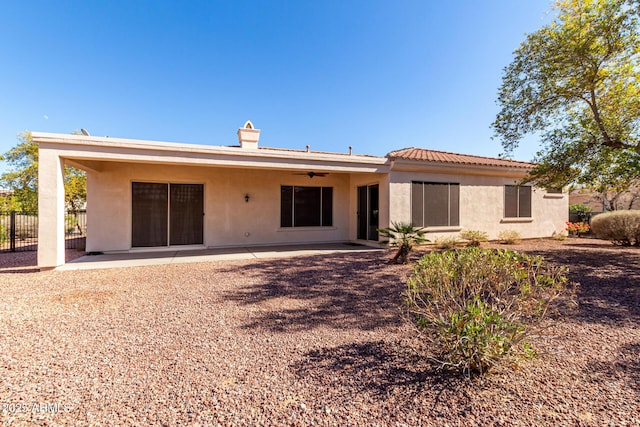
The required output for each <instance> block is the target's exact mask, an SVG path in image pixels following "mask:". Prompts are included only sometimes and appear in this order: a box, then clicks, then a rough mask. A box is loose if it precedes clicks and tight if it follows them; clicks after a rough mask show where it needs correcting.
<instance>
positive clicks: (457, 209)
mask: <svg viewBox="0 0 640 427" xmlns="http://www.w3.org/2000/svg"><path fill="white" fill-rule="evenodd" d="M416 184H419V185H421V189H422V194H421V203H420V205H421V208H420V209H421V213H422V215H421V216H422V220H421V221H420V222H419V223H418V224H416V223H415V221H414V218H415V215H414V209H415V207H416V200H415V197H414V186H415V185H416ZM427 185H443V186H444V185H446V186H447V214H446V215H447V221H446V222H447V223H446V224H426V220H427V219H428V218H427V216H426V215H425V187H426V186H427ZM452 186H455V187H456V188H457V191H456V193H457V200H456V203H455V215H454V216H453V217H452V211H453V210H454V209H452V203H451V200H452V198H451V195H452V192H451V188H452ZM460 187H461V185H460V183H459V182H438V181H411V222H412V224H413V225H414V226H415V227H460ZM452 218H453V219H454V221H452Z"/></svg>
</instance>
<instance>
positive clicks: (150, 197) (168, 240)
mask: <svg viewBox="0 0 640 427" xmlns="http://www.w3.org/2000/svg"><path fill="white" fill-rule="evenodd" d="M203 195H204V191H203V185H202V184H165V183H151V182H134V183H132V184H131V212H132V215H131V246H132V247H152V246H167V245H196V244H202V243H203V232H202V231H203V223H204V221H203V219H204V218H203V215H204V203H203Z"/></svg>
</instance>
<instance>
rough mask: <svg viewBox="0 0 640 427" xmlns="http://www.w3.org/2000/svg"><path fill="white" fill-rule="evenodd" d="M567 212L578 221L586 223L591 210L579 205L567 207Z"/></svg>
mask: <svg viewBox="0 0 640 427" xmlns="http://www.w3.org/2000/svg"><path fill="white" fill-rule="evenodd" d="M569 212H571V213H574V214H576V216H577V217H578V218H580V221H582V222H587V221H589V217H590V216H591V212H593V209H592V208H591V207H589V206H587V205H581V204H579V203H576V204H573V205H569Z"/></svg>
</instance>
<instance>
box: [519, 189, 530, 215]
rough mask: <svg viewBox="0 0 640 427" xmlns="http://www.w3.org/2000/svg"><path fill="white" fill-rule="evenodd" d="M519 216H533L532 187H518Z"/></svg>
mask: <svg viewBox="0 0 640 427" xmlns="http://www.w3.org/2000/svg"><path fill="white" fill-rule="evenodd" d="M518 216H519V217H520V218H530V217H531V187H530V186H526V187H520V188H519V189H518Z"/></svg>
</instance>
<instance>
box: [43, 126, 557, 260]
mask: <svg viewBox="0 0 640 427" xmlns="http://www.w3.org/2000/svg"><path fill="white" fill-rule="evenodd" d="M259 132H260V131H259V130H257V129H254V128H253V125H252V124H251V123H250V122H247V123H246V124H245V126H244V127H243V128H241V129H239V130H238V138H239V145H238V146H231V147H229V146H201V145H192V144H176V143H163V142H156V141H139V140H126V139H115V138H102V137H92V136H88V135H60V134H45V133H34V134H33V139H34V141H36V142H38V144H39V149H40V165H39V168H40V170H39V174H40V176H39V180H40V188H39V196H40V199H39V209H40V217H41V220H40V224H39V252H38V264H39V266H40V268H43V269H46V268H54V267H56V266H58V265H61V264H63V263H64V226H63V222H64V189H63V184H62V171H63V165H64V164H69V165H72V166H74V167H78V168H81V169H84V170H86V171H87V244H86V250H87V251H88V252H95V251H100V252H110V251H150V250H167V249H182V248H189V249H193V248H210V247H233V246H236V247H237V246H253V245H274V244H282V245H286V244H300V243H328V242H358V243H363V244H377V241H378V233H377V229H378V228H379V227H386V226H388V225H389V224H390V223H391V222H398V221H401V222H413V223H414V224H415V225H419V226H426V227H427V228H428V230H429V233H430V235H431V236H430V237H429V238H430V239H431V240H433V238H436V237H438V236H443V235H456V234H457V233H458V232H459V231H460V230H462V229H476V230H482V231H486V232H487V233H489V236H490V237H491V238H496V237H497V235H498V233H499V232H500V231H501V230H504V229H515V230H517V231H519V232H520V233H521V234H522V236H523V237H546V236H550V235H551V234H552V233H553V232H560V231H562V229H563V227H564V222H565V221H566V219H567V206H568V205H567V196H566V195H565V194H553V195H551V194H548V193H546V192H545V191H544V190H542V189H538V188H533V187H527V186H520V187H519V186H517V183H518V182H519V180H520V179H521V178H522V177H524V176H525V175H526V173H527V171H528V170H529V168H530V167H531V164H529V163H524V162H509V161H506V160H501V159H489V158H485V157H477V156H465V155H459V154H452V153H442V152H436V151H432V150H423V149H405V150H399V151H395V152H391V153H389V154H388V155H387V156H385V157H380V156H368V155H355V154H352V153H351V152H349V153H323V152H312V151H310V150H287V149H273V148H266V147H259V146H258V138H259Z"/></svg>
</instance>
